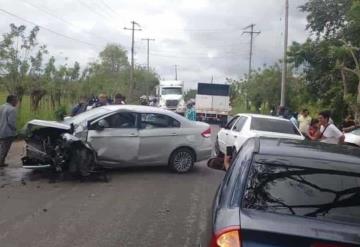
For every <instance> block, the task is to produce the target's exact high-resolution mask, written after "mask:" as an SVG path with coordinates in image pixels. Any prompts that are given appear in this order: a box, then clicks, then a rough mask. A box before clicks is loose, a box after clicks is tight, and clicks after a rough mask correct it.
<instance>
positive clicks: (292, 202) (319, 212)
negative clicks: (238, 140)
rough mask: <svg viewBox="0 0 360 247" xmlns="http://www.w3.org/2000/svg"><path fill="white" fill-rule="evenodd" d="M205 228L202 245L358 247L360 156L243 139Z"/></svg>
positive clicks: (335, 149)
mask: <svg viewBox="0 0 360 247" xmlns="http://www.w3.org/2000/svg"><path fill="white" fill-rule="evenodd" d="M213 168H215V167H213ZM216 168H217V169H221V168H219V167H216ZM206 229H209V230H208V231H207V233H206V236H203V240H204V241H203V243H204V244H202V245H201V246H211V247H219V246H231V247H240V246H242V247H255V246H259V247H260V246H263V247H267V246H268V247H350V246H360V150H359V149H358V148H353V147H344V146H340V145H339V146H336V145H330V144H324V143H317V142H316V143H314V142H313V143H307V142H304V141H296V140H285V139H267V138H251V139H249V140H248V141H247V142H246V143H245V144H244V145H243V147H242V148H241V149H240V151H239V152H238V153H237V155H236V156H235V157H234V158H233V162H232V164H231V166H230V168H229V170H228V171H227V173H226V175H225V177H224V179H223V181H222V183H221V185H220V187H219V189H218V190H217V194H216V196H215V199H214V204H213V209H212V218H210V219H209V220H208V225H207V227H206ZM230 243H231V244H230Z"/></svg>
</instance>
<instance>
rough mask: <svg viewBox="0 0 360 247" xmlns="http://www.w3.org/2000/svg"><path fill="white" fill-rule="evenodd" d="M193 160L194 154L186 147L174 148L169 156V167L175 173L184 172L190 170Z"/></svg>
mask: <svg viewBox="0 0 360 247" xmlns="http://www.w3.org/2000/svg"><path fill="white" fill-rule="evenodd" d="M194 162H195V155H194V153H193V151H192V150H190V149H188V148H179V149H177V150H175V151H174V152H173V153H172V154H171V157H170V160H169V167H170V168H171V170H173V171H174V172H177V173H186V172H188V171H190V170H191V169H192V168H193V166H194Z"/></svg>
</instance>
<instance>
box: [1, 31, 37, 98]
mask: <svg viewBox="0 0 360 247" xmlns="http://www.w3.org/2000/svg"><path fill="white" fill-rule="evenodd" d="M39 30H40V29H39V27H37V26H35V27H34V28H33V29H32V30H31V31H30V32H29V34H26V27H25V26H24V25H20V26H16V25H15V24H10V32H9V33H5V34H3V40H2V41H1V42H0V72H1V76H2V78H3V80H2V82H3V83H4V86H5V88H6V89H7V91H8V92H9V93H11V94H16V95H17V96H18V97H19V99H20V101H21V99H22V97H23V95H24V93H25V89H26V88H25V79H26V76H27V73H28V72H29V69H30V67H31V66H35V67H36V66H37V67H38V68H39V64H38V63H39V62H41V59H42V53H43V52H44V50H43V48H44V47H43V46H40V47H39V45H38V43H37V41H36V38H37V34H38V32H39ZM32 54H36V56H35V57H32Z"/></svg>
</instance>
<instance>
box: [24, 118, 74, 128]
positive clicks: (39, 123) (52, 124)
mask: <svg viewBox="0 0 360 247" xmlns="http://www.w3.org/2000/svg"><path fill="white" fill-rule="evenodd" d="M33 127H40V128H55V129H61V130H66V131H68V130H71V125H69V124H65V123H62V122H56V121H46V120H37V119H35V120H31V121H29V122H28V123H27V124H26V128H27V129H29V128H33Z"/></svg>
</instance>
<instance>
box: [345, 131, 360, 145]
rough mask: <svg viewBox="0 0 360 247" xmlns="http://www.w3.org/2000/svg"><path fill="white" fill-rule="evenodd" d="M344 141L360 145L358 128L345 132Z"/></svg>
mask: <svg viewBox="0 0 360 247" xmlns="http://www.w3.org/2000/svg"><path fill="white" fill-rule="evenodd" d="M345 143H346V144H350V145H353V146H358V147H360V129H355V130H353V131H351V132H349V133H345Z"/></svg>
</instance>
